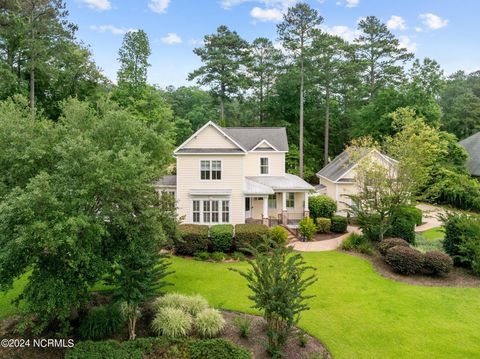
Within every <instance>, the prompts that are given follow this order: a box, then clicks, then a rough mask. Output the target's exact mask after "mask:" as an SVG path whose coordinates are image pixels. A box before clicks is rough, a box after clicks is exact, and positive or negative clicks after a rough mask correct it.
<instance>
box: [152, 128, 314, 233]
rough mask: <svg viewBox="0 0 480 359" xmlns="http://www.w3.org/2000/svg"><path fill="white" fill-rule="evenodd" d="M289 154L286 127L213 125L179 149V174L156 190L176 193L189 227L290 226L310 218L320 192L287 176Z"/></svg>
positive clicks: (183, 217)
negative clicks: (312, 197) (311, 198)
mask: <svg viewBox="0 0 480 359" xmlns="http://www.w3.org/2000/svg"><path fill="white" fill-rule="evenodd" d="M287 152H288V141H287V133H286V130H285V128H282V127H268V128H266V127H265V128H259V127H220V126H218V125H216V124H215V123H213V122H208V123H207V124H205V125H204V126H203V127H202V128H200V129H199V130H198V131H197V132H195V133H194V134H193V135H192V136H191V137H190V138H189V139H187V140H186V141H185V142H184V143H182V144H181V145H180V146H179V147H178V148H177V149H176V150H175V151H174V156H175V158H176V162H177V166H176V169H177V174H176V176H166V177H164V178H163V179H161V180H160V181H158V182H157V183H156V184H155V186H156V188H157V190H158V191H159V192H170V193H174V195H175V198H176V204H177V213H178V216H179V217H180V218H181V219H182V221H183V223H194V224H195V223H197V224H218V223H231V224H239V223H248V222H261V223H264V224H267V225H268V224H272V223H284V224H288V223H291V222H292V221H298V220H300V219H301V218H303V216H305V215H307V214H308V192H310V191H313V190H314V188H313V187H312V186H311V185H310V184H308V183H307V182H305V181H304V180H303V179H301V178H300V177H298V176H295V175H292V174H288V173H285V155H286V153H287Z"/></svg>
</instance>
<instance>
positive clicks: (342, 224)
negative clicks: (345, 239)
mask: <svg viewBox="0 0 480 359" xmlns="http://www.w3.org/2000/svg"><path fill="white" fill-rule="evenodd" d="M331 222H332V225H331V227H330V230H331V231H332V232H333V233H345V232H346V231H347V227H348V219H347V217H343V216H333V217H332V218H331Z"/></svg>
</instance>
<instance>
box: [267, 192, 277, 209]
mask: <svg viewBox="0 0 480 359" xmlns="http://www.w3.org/2000/svg"><path fill="white" fill-rule="evenodd" d="M268 208H277V195H276V194H270V195H268Z"/></svg>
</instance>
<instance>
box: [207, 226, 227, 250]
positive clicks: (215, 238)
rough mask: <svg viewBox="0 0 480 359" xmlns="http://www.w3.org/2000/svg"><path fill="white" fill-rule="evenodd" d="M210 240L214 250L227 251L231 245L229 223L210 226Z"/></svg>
mask: <svg viewBox="0 0 480 359" xmlns="http://www.w3.org/2000/svg"><path fill="white" fill-rule="evenodd" d="M210 240H211V243H212V250H213V251H214V252H229V251H230V250H231V249H232V247H233V226H232V225H231V224H217V225H215V226H211V227H210Z"/></svg>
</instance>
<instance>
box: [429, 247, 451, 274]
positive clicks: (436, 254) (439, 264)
mask: <svg viewBox="0 0 480 359" xmlns="http://www.w3.org/2000/svg"><path fill="white" fill-rule="evenodd" d="M423 266H424V268H425V270H426V271H428V272H429V273H431V274H434V275H445V274H448V273H449V272H450V271H451V270H452V268H453V260H452V258H451V257H450V256H449V255H448V254H446V253H443V252H440V251H431V252H427V253H425V255H424V263H423Z"/></svg>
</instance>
